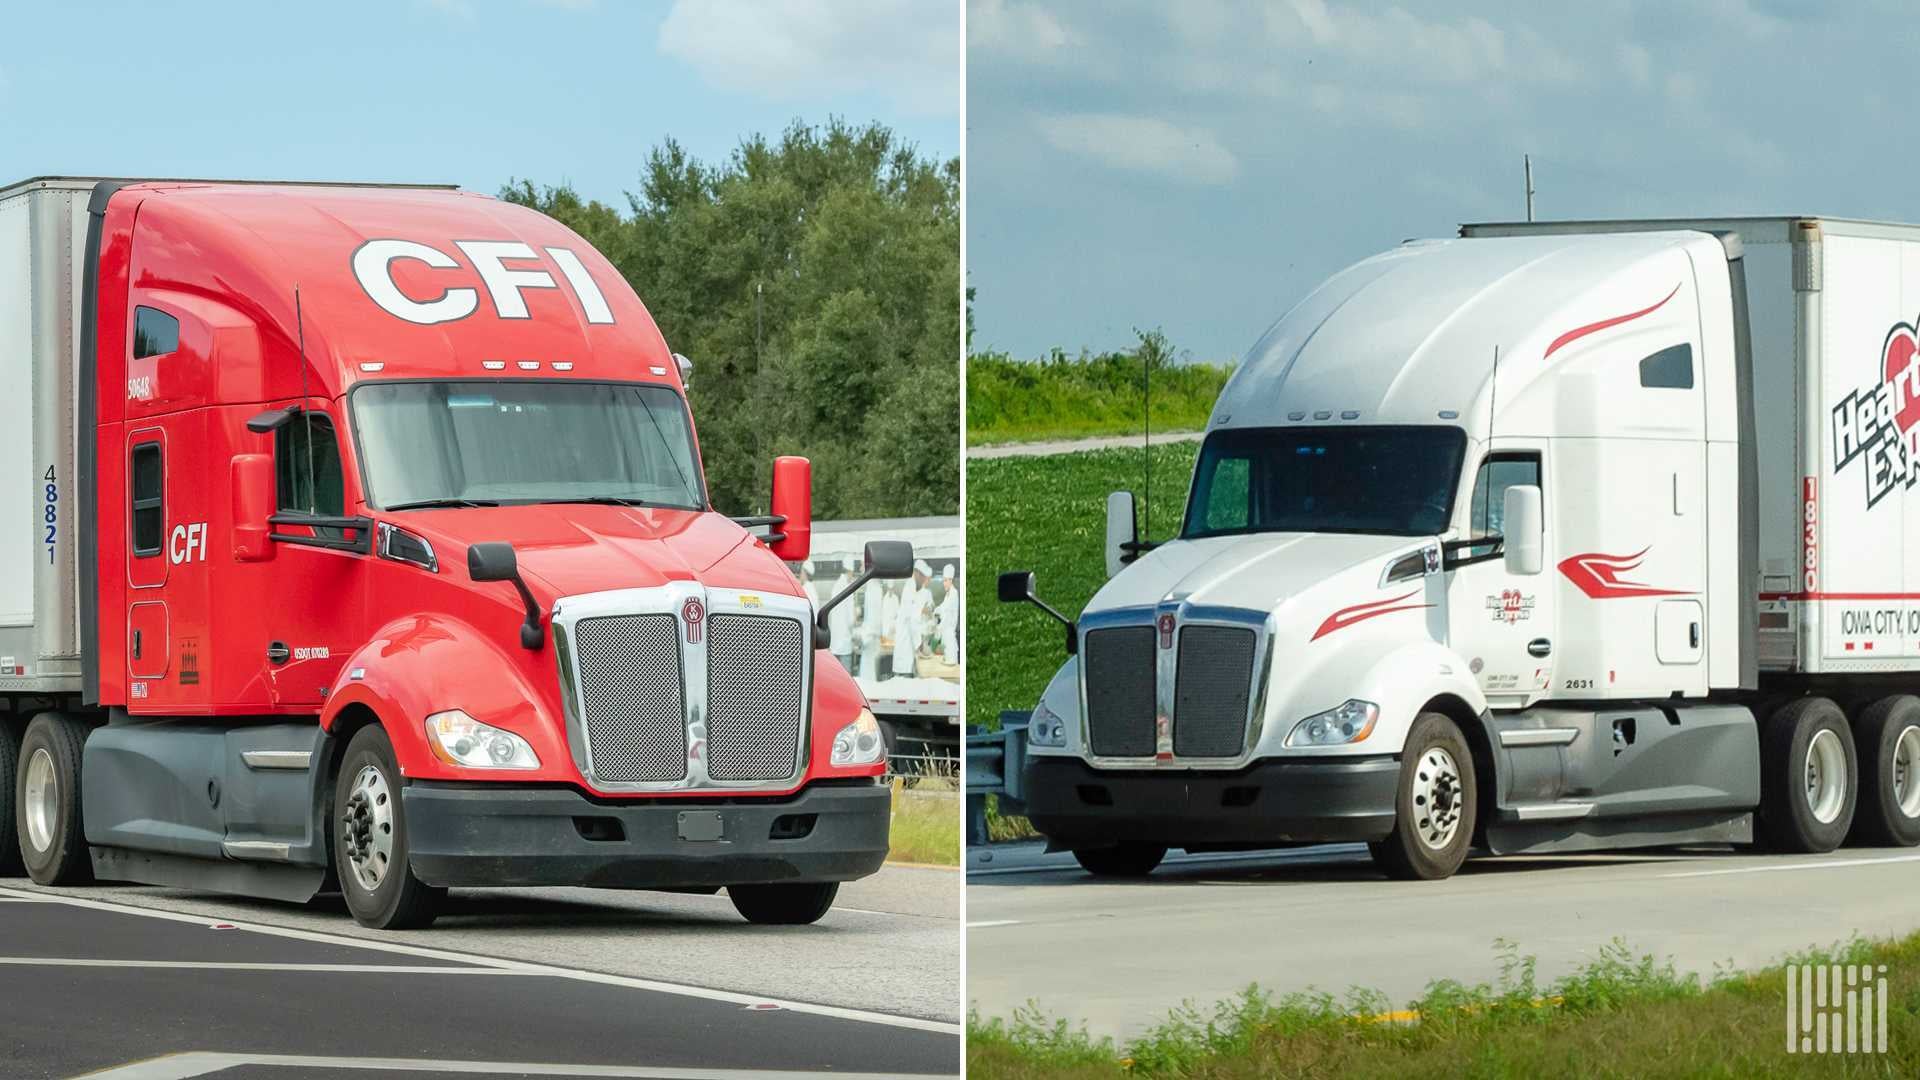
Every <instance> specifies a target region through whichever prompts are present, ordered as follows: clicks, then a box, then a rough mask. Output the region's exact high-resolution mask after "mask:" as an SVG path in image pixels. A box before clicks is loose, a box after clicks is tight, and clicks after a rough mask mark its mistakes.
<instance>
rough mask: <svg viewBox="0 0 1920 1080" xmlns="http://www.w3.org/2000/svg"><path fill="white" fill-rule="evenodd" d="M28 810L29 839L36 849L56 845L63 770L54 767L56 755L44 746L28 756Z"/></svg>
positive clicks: (24, 793) (26, 796) (25, 798)
mask: <svg viewBox="0 0 1920 1080" xmlns="http://www.w3.org/2000/svg"><path fill="white" fill-rule="evenodd" d="M23 795H24V798H23V799H22V802H23V804H24V805H23V807H22V809H24V810H25V811H26V815H25V816H26V821H27V843H29V844H31V845H33V850H35V851H46V850H47V849H48V848H51V847H52V846H53V833H54V828H55V824H56V823H57V822H58V821H59V820H60V773H59V771H58V770H56V769H55V768H54V765H53V755H52V754H51V753H49V752H48V751H47V748H46V747H44V746H43V747H40V748H39V749H37V750H35V751H34V752H33V756H32V757H30V758H28V759H27V786H26V790H25V791H24V792H23Z"/></svg>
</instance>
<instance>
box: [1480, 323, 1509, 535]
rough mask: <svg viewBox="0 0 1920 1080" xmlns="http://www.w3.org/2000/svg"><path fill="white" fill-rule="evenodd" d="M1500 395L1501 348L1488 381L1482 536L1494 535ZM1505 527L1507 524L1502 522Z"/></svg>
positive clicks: (1494, 352)
mask: <svg viewBox="0 0 1920 1080" xmlns="http://www.w3.org/2000/svg"><path fill="white" fill-rule="evenodd" d="M1499 394H1500V346H1498V345H1495V346H1494V347H1493V377H1492V378H1491V379H1489V380H1488V381H1487V452H1486V454H1485V455H1484V456H1483V458H1482V460H1483V461H1485V462H1486V464H1485V465H1483V466H1482V468H1484V469H1486V470H1487V500H1486V502H1484V503H1481V504H1480V535H1482V536H1487V535H1490V534H1491V533H1492V531H1493V530H1492V528H1491V526H1492V524H1493V460H1492V459H1493V413H1494V407H1495V406H1496V405H1497V404H1498V403H1499V400H1500V398H1499ZM1501 524H1502V525H1503V526H1504V525H1505V524H1506V523H1505V522H1501Z"/></svg>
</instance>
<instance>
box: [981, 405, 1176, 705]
mask: <svg viewBox="0 0 1920 1080" xmlns="http://www.w3.org/2000/svg"><path fill="white" fill-rule="evenodd" d="M1199 448H1200V444H1199V443H1173V444H1170V445H1165V446H1155V447H1154V448H1153V514H1152V537H1153V538H1154V539H1156V540H1159V539H1165V538H1167V537H1168V536H1171V535H1173V534H1175V533H1177V532H1178V531H1179V529H1180V516H1181V514H1182V512H1183V511H1184V509H1185V507H1186V499H1187V481H1188V479H1189V478H1190V476H1191V475H1192V473H1193V459H1194V456H1195V455H1196V454H1197V453H1198V452H1199ZM1144 462H1145V454H1144V452H1143V451H1141V450H1138V449H1130V450H1093V451H1088V452H1084V453H1078V454H1053V455H1049V456H1046V457H1026V458H986V459H978V460H974V461H971V462H968V463H967V563H968V574H967V590H968V591H967V605H966V607H967V633H968V635H969V643H970V644H969V650H968V651H969V655H970V656H972V657H973V658H974V662H973V663H971V664H969V665H968V666H967V723H969V724H979V725H985V726H986V727H988V728H989V729H991V728H994V727H997V726H998V723H999V718H1000V710H1002V709H1031V708H1033V703H1034V702H1036V701H1038V700H1039V699H1040V691H1042V690H1044V689H1046V686H1047V680H1048V679H1050V678H1052V677H1053V673H1054V671H1055V670H1057V669H1058V668H1059V667H1060V665H1061V663H1062V662H1063V661H1065V660H1066V658H1067V654H1066V647H1065V644H1066V633H1065V631H1064V630H1062V629H1061V628H1060V624H1059V623H1056V622H1054V621H1053V620H1052V619H1049V618H1047V616H1046V615H1045V614H1043V613H1042V612H1041V611H1040V610H1039V609H1038V608H1035V607H1033V606H1032V605H1030V604H1002V603H999V602H998V601H997V600H996V599H995V592H994V582H995V579H996V578H997V577H998V576H999V575H1000V573H1001V572H1002V571H1004V570H1032V571H1034V572H1035V573H1036V574H1037V575H1038V586H1037V588H1038V592H1039V594H1040V597H1041V599H1043V600H1046V601H1047V602H1048V603H1050V604H1052V605H1053V606H1054V607H1056V608H1058V609H1060V611H1062V612H1064V613H1065V614H1066V615H1067V616H1068V617H1069V618H1074V617H1078V616H1079V614H1080V609H1081V608H1083V607H1085V606H1086V604H1087V601H1088V600H1090V599H1092V598H1093V594H1094V592H1095V591H1096V590H1098V589H1099V588H1100V586H1101V585H1103V584H1105V583H1106V578H1107V563H1106V514H1107V493H1108V492H1110V491H1118V490H1128V491H1132V492H1133V493H1134V495H1135V496H1136V497H1138V496H1139V495H1140V494H1141V488H1142V484H1141V479H1142V474H1143V465H1144ZM1142 516H1143V518H1144V517H1145V514H1144V512H1143V514H1142ZM982 657H986V658H989V659H986V660H983V659H981V658H982Z"/></svg>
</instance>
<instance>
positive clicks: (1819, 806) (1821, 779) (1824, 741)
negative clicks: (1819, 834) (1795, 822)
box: [1806, 729, 1847, 825]
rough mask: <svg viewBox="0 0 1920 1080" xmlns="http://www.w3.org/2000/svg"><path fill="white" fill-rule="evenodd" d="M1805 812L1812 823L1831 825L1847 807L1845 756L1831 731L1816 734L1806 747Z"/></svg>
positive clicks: (1826, 730) (1844, 750) (1838, 740)
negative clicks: (1811, 816) (1812, 820)
mask: <svg viewBox="0 0 1920 1080" xmlns="http://www.w3.org/2000/svg"><path fill="white" fill-rule="evenodd" d="M1806 773H1807V809H1808V810H1810V811H1812V813H1813V817H1814V820H1815V821H1818V822H1820V824H1822V825H1830V824H1832V823H1833V822H1834V821H1835V820H1837V819H1838V818H1839V817H1840V811H1841V809H1842V808H1844V807H1845V806H1846V804H1847V753H1846V749H1845V748H1844V747H1842V746H1841V745H1840V736H1838V735H1836V734H1834V733H1833V731H1832V730H1831V729H1823V730H1821V731H1819V732H1816V733H1815V734H1814V736H1813V740H1812V741H1811V742H1809V743H1808V744H1807V769H1806Z"/></svg>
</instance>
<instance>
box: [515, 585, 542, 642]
mask: <svg viewBox="0 0 1920 1080" xmlns="http://www.w3.org/2000/svg"><path fill="white" fill-rule="evenodd" d="M512 580H513V587H514V588H516V589H518V590H520V602H521V603H522V604H525V605H526V606H527V621H526V622H523V623H521V624H520V647H521V648H523V649H527V650H529V651H533V650H537V649H539V648H540V646H541V645H543V644H545V643H546V640H547V632H546V631H545V630H543V629H541V627H540V602H539V601H538V600H535V599H534V598H533V590H532V589H529V588H527V583H526V582H525V581H524V580H522V579H521V577H520V573H519V571H517V570H516V571H515V572H514V575H513V579H512Z"/></svg>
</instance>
